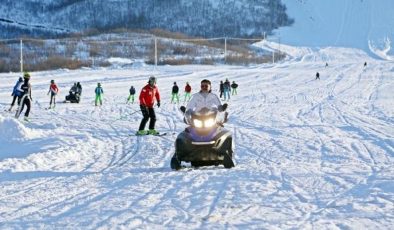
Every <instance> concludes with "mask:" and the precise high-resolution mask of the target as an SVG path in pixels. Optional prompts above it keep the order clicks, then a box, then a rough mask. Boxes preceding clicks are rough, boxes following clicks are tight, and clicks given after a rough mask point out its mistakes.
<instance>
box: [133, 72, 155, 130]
mask: <svg viewBox="0 0 394 230" xmlns="http://www.w3.org/2000/svg"><path fill="white" fill-rule="evenodd" d="M139 99H140V108H141V112H142V116H143V118H142V120H141V123H140V127H139V129H138V131H137V133H136V135H147V134H152V135H158V134H159V132H157V131H156V130H155V123H156V114H155V110H154V109H153V105H154V104H155V99H156V100H157V107H160V93H159V89H158V88H157V86H156V78H155V77H154V76H150V77H149V81H148V84H147V85H146V86H144V88H142V90H141V93H140V97H139ZM149 119H150V122H149V130H148V131H146V130H145V125H146V123H147V122H148V120H149Z"/></svg>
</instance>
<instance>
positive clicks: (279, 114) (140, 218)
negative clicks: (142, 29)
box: [0, 44, 394, 229]
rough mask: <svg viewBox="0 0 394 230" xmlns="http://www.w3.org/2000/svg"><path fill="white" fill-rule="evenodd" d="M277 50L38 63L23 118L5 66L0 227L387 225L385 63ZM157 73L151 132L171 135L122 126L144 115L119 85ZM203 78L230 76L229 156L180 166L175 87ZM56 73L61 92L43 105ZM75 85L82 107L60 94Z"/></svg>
mask: <svg viewBox="0 0 394 230" xmlns="http://www.w3.org/2000/svg"><path fill="white" fill-rule="evenodd" d="M259 45H261V44H259ZM282 48H284V46H283V45H282ZM286 49H287V50H288V52H289V53H290V51H292V53H293V54H294V56H293V57H292V58H289V59H287V60H285V61H282V62H281V63H277V64H262V65H257V66H251V67H238V66H201V65H189V66H160V67H156V68H154V67H152V66H140V67H138V68H137V67H133V68H124V69H104V68H101V69H81V70H73V71H65V70H56V71H47V72H33V73H31V75H32V78H31V84H32V86H33V92H32V96H33V100H34V101H33V108H32V111H31V116H30V118H31V121H30V122H23V121H18V120H15V119H14V118H13V113H9V112H7V111H5V110H6V109H8V107H9V103H10V101H11V97H10V93H11V90H12V87H13V84H14V83H15V81H16V79H17V78H18V76H19V74H17V73H9V74H0V79H2V81H1V82H2V83H1V84H0V194H1V195H0V226H1V228H5V229H8V228H17V229H18V228H19V229H26V228H39V229H41V228H61V229H63V228H67V229H108V228H119V229H132V228H146V229H163V228H164V229H175V228H176V229H180V228H187V229H212V228H240V229H243V228H252V229H288V228H296V229H312V228H314V229H337V228H338V229H390V228H392V226H393V225H394V214H393V213H394V183H393V181H394V168H393V165H394V164H393V163H394V128H393V127H394V119H393V117H394V91H393V90H392V89H393V87H394V78H393V73H394V71H393V69H394V67H393V63H392V62H387V61H379V60H373V59H368V65H367V67H365V68H364V67H363V64H364V62H365V61H366V58H367V56H366V54H365V52H362V51H360V50H356V49H346V48H335V47H328V48H324V49H320V50H319V49H309V50H308V49H304V48H300V49H298V48H296V47H290V46H288V47H287V48H286ZM305 50H306V51H305ZM336 57H338V58H336ZM326 62H328V63H329V66H328V67H325V63H326ZM317 71H319V72H320V78H321V80H320V81H319V80H314V78H315V73H316V72H317ZM152 74H153V75H155V76H157V78H158V87H159V89H160V92H161V95H162V103H161V104H162V106H161V107H160V108H156V112H157V117H158V121H157V129H158V130H160V131H163V132H167V133H168V135H167V136H163V137H155V136H146V137H136V136H130V135H129V134H132V133H134V132H135V131H136V130H137V129H138V126H139V122H140V120H141V117H142V116H141V114H140V112H139V107H138V104H136V103H135V104H125V102H126V98H127V96H128V89H129V87H130V86H131V85H134V87H136V89H137V91H138V90H139V89H141V88H142V86H143V85H144V84H146V82H147V80H148V78H149V76H150V75H152ZM204 78H207V79H210V80H211V81H212V82H213V84H214V85H213V86H214V89H213V91H214V92H215V93H217V90H218V86H219V81H220V80H224V79H225V78H228V79H229V80H230V81H236V82H237V83H238V84H239V90H238V95H236V96H232V97H231V100H230V101H229V108H228V112H229V113H230V120H229V122H228V124H226V128H228V129H229V130H231V131H232V133H233V137H234V141H235V152H236V155H235V160H236V163H237V165H236V167H235V168H232V169H224V168H223V167H222V166H218V167H201V168H199V169H192V168H186V169H183V170H181V171H177V172H175V171H172V170H171V169H170V166H169V164H170V159H171V157H172V155H173V153H174V141H175V139H176V135H177V134H178V133H180V132H181V131H182V130H183V129H184V128H185V124H183V122H182V115H181V113H180V112H179V110H178V108H179V106H180V105H183V104H184V103H183V98H182V97H181V99H182V103H181V104H179V105H174V104H170V91H171V86H172V84H173V82H174V81H176V82H177V83H178V85H180V86H181V89H182V87H183V86H184V84H185V82H186V81H188V82H190V83H191V86H192V88H193V92H196V91H197V90H198V86H199V82H200V81H201V80H202V79H204ZM51 79H54V80H55V82H56V83H57V84H58V86H59V88H60V94H59V95H58V97H57V101H58V104H57V106H56V108H55V109H53V110H46V109H45V108H46V107H47V106H48V104H49V96H47V94H46V93H47V90H48V87H49V82H50V80H51ZM77 81H78V82H81V84H82V87H83V92H82V100H81V103H80V104H70V103H61V101H62V100H63V99H64V97H65V96H66V95H67V94H68V90H69V88H70V87H71V86H72V84H73V83H74V82H77ZM97 82H100V83H101V84H102V86H103V89H104V92H105V94H104V104H103V106H102V107H95V106H94V101H93V100H94V88H95V87H96V84H97Z"/></svg>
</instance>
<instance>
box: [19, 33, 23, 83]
mask: <svg viewBox="0 0 394 230" xmlns="http://www.w3.org/2000/svg"><path fill="white" fill-rule="evenodd" d="M20 46H21V57H20V63H21V74H22V75H23V42H22V39H21V44H20Z"/></svg>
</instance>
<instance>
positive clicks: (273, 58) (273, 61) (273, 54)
mask: <svg viewBox="0 0 394 230" xmlns="http://www.w3.org/2000/svg"><path fill="white" fill-rule="evenodd" d="M274 63H275V50H272V64H274Z"/></svg>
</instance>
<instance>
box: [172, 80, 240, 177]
mask: <svg viewBox="0 0 394 230" xmlns="http://www.w3.org/2000/svg"><path fill="white" fill-rule="evenodd" d="M226 108H227V104H224V105H222V104H221V102H220V99H219V97H218V96H217V95H215V94H213V93H211V82H210V81H209V80H206V79H204V80H202V81H201V91H200V92H199V93H196V94H194V95H193V96H192V98H191V100H190V102H189V103H188V104H187V106H186V108H185V107H183V106H182V107H181V111H182V112H183V113H184V114H185V118H184V121H185V123H186V124H188V125H189V126H188V127H187V128H186V129H185V131H183V132H181V133H180V134H179V135H178V137H177V139H176V141H175V154H174V156H173V157H172V159H171V168H172V169H175V170H178V169H180V168H181V162H182V161H185V162H190V163H191V165H192V166H195V167H198V166H208V165H219V164H223V165H224V167H225V168H232V167H234V162H233V141H232V136H231V133H230V132H229V131H228V130H225V129H224V128H223V123H225V122H226V121H227V113H225V116H224V119H223V120H220V119H219V116H218V115H219V112H224V111H225V110H226Z"/></svg>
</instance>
